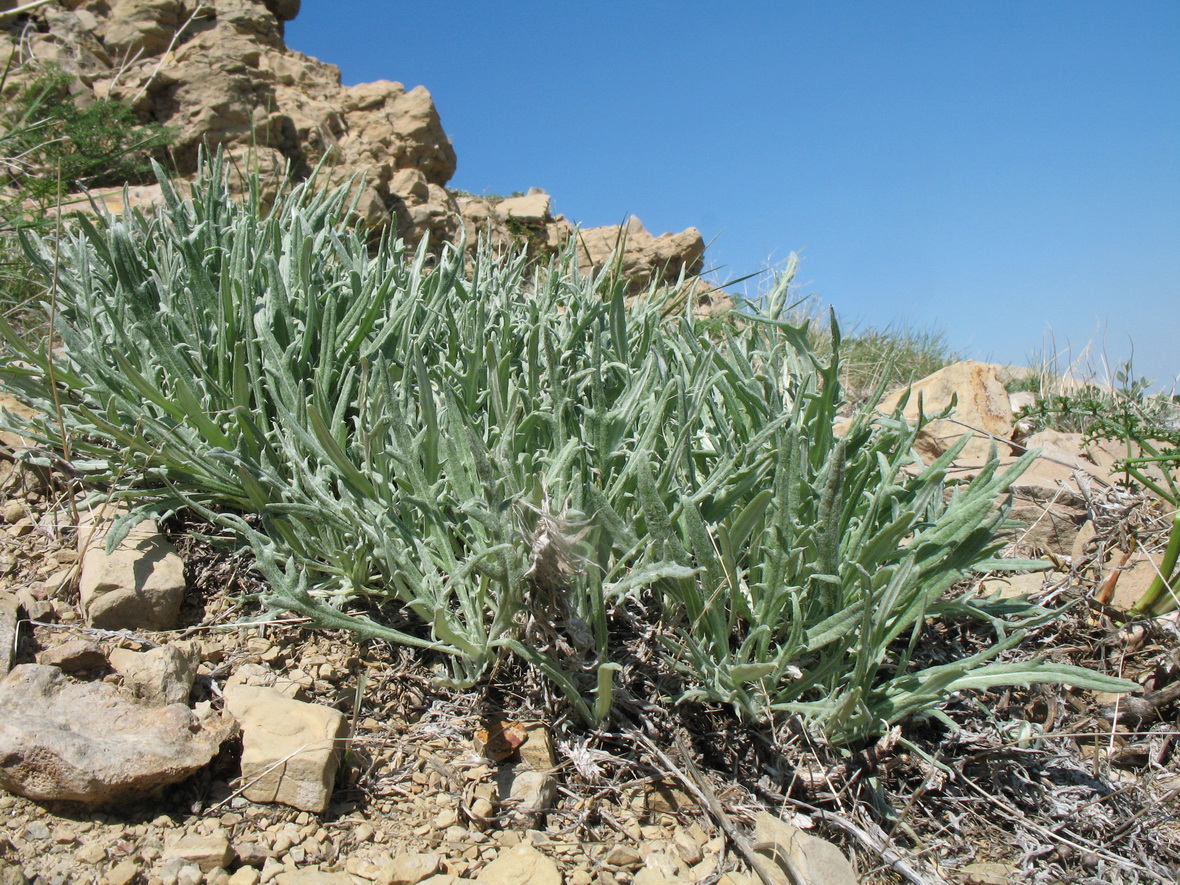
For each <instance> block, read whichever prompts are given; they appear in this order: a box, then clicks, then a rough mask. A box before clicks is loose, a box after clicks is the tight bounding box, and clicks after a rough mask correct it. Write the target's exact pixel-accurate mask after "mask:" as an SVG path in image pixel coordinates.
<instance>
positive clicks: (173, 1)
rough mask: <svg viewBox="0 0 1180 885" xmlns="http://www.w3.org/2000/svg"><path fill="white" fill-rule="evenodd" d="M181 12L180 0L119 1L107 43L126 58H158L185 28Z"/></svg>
mask: <svg viewBox="0 0 1180 885" xmlns="http://www.w3.org/2000/svg"><path fill="white" fill-rule="evenodd" d="M181 11H182V7H181V4H180V2H179V0H116V2H115V3H114V4H113V5H112V7H111V17H110V24H109V25H108V27H107V29H106V33H105V34H104V35H103V42H104V43H105V44H106V47H107V49H110V50H113V51H114V52H116V53H118V54H119V55H122V56H125V57H130V56H132V55H135V54H139V55H157V54H159V53H161V52H163V51H165V50H166V49H167V48H168V44H169V43H170V42H171V41H172V37H173V36H174V35H175V34H176V31H177V30H178V29H179V27H180V26H181V24H183V21H182V19H181Z"/></svg>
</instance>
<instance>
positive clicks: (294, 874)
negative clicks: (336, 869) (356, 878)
mask: <svg viewBox="0 0 1180 885" xmlns="http://www.w3.org/2000/svg"><path fill="white" fill-rule="evenodd" d="M274 882H275V885H353V882H352V876H350V875H349V874H348V873H343V872H341V873H326V872H323V871H322V870H291V871H289V872H285V873H279V874H278V875H277V876H275V878H274Z"/></svg>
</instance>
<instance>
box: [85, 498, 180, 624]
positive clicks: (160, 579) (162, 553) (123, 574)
mask: <svg viewBox="0 0 1180 885" xmlns="http://www.w3.org/2000/svg"><path fill="white" fill-rule="evenodd" d="M113 518H114V511H111V510H109V509H108V508H102V509H101V510H99V511H92V512H91V513H90V514H88V515H86V516H84V517H83V520H82V525H81V526H79V529H78V552H79V553H80V554H82V574H81V577H80V579H79V581H78V589H79V596H80V600H79V601H80V604H81V608H82V614H83V616H84V617H85V618H86V622H87V623H88V624H89V625H90V626H91V627H98V628H101V629H104V630H136V629H143V630H171V629H172V628H173V627H175V626H176V619H177V617H178V615H179V614H180V605H181V602H183V600H184V591H185V580H184V563H183V561H182V560H181V558H180V556H179V554H178V553H177V552H176V548H175V547H173V546H172V544H170V543H169V542H168V541H167V539H165V538H164V536H163V535H161V534H160V533H159V531H158V530H157V528H156V524H155V523H154V522H152V521H151V520H144V521H143V522H141V523H140V524H139V525H137V526H135V527H134V528H133V529H131V531H130V532H128V534H127V537H126V538H124V539H123V540H122V542H120V544H119V546H118V547H117V548H116V549H115V550H114V551H113V552H112V553H109V554H108V553H107V552H106V549H105V542H106V531H107V529H108V528H109V526H110V522H111V520H112V519H113Z"/></svg>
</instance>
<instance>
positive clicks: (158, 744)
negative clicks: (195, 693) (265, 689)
mask: <svg viewBox="0 0 1180 885" xmlns="http://www.w3.org/2000/svg"><path fill="white" fill-rule="evenodd" d="M234 731H235V726H234V723H233V722H232V721H231V720H229V719H227V718H225V717H221V716H218V715H213V714H211V715H210V716H208V717H206V718H204V719H201V718H198V717H197V715H196V714H195V713H194V712H193V711H192V710H190V709H189V708H188V707H186V706H184V705H182V704H172V705H170V706H167V707H144V706H142V705H140V704H136V703H133V702H132V701H130V700H128V699H126V698H124V697H123V695H122V694H120V692H119V691H118V689H116V688H115V686H113V685H110V684H108V683H105V682H88V683H79V682H73V681H71V680H70V679H69V678H68V677H67V676H66V675H65V674H64V673H62V672H61V670H59V669H58V668H57V667H49V666H44V665H41V664H21V665H20V666H18V667H15V668H14V669H13V670H12V672H11V673H9V674H8V675H7V676H6V677H5V678H4V679H2V680H0V787H3V788H4V789H6V790H8V791H9V792H12V793H17V794H18V795H21V796H26V797H28V798H30V799H36V800H48V801H73V802H82V803H85V804H88V805H99V804H107V803H117V802H120V801H123V800H126V799H133V798H142V796H143V794H144V792H146V791H148V790H152V789H154V788H156V787H160V786H163V785H165V784H172V783H176V782H177V781H181V780H183V779H184V778H186V777H188V776H189V775H191V774H193V773H194V772H196V771H198V770H199V769H201V768H202V767H204V766H205V765H207V764H208V763H209V761H210V760H211V759H212V758H213V757H214V756H215V755H216V754H217V751H218V749H219V748H220V746H221V743H222V741H224V740H225V739H227V738H228V737H230V736H231V735H232V734H233V733H234Z"/></svg>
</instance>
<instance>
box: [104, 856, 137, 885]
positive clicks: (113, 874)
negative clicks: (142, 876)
mask: <svg viewBox="0 0 1180 885" xmlns="http://www.w3.org/2000/svg"><path fill="white" fill-rule="evenodd" d="M138 877H139V865H138V864H137V863H136V862H135V861H133V860H130V859H127V860H121V861H119V862H118V863H117V864H115V865H114V866H113V867H111V868H110V869H109V870H107V871H106V873H105V874H104V875H103V877H102V879H101V885H132V883H133V882H134V881H135V880H136V879H137V878H138Z"/></svg>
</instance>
